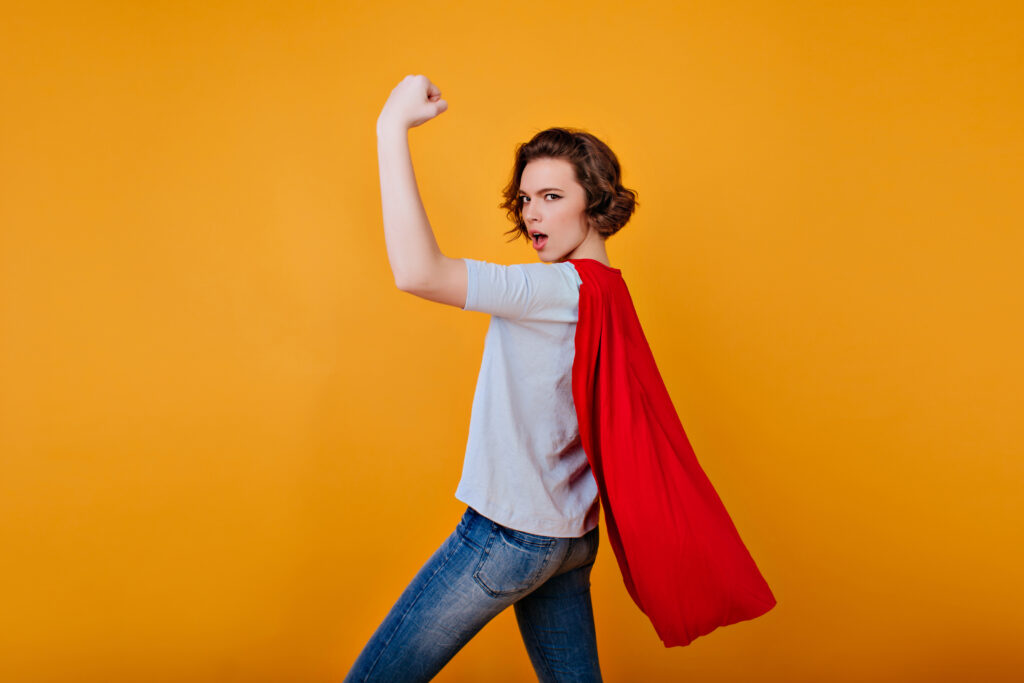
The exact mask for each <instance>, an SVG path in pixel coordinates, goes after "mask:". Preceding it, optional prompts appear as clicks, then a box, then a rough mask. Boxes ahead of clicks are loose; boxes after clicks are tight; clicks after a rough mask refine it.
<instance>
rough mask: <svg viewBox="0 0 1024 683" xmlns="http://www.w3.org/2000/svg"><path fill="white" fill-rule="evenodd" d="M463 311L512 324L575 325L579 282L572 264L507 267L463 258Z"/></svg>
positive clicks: (519, 264)
mask: <svg viewBox="0 0 1024 683" xmlns="http://www.w3.org/2000/svg"><path fill="white" fill-rule="evenodd" d="M462 260H463V261H465V263H466V275H467V277H466V305H465V306H464V307H463V310H466V311H479V312H481V313H489V314H491V315H494V316H498V317H499V318H508V319H510V320H541V321H551V322H576V319H577V316H578V312H579V287H580V278H579V275H578V274H577V273H576V268H575V267H573V265H572V264H571V263H567V262H562V263H553V264H547V263H518V264H515V265H511V266H504V265H500V264H498V263H490V262H488V261H478V260H476V259H470V258H464V259H462Z"/></svg>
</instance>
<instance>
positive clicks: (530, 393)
mask: <svg viewBox="0 0 1024 683" xmlns="http://www.w3.org/2000/svg"><path fill="white" fill-rule="evenodd" d="M462 260H463V261H464V262H465V263H466V270H467V275H468V281H467V287H466V305H465V307H464V309H463V310H467V311H480V312H483V313H489V314H490V315H491V321H490V326H489V327H488V329H487V337H486V338H485V340H484V352H483V360H482V362H481V364H480V374H479V376H478V378H477V384H476V392H475V394H474V396H473V412H472V415H471V416H470V424H469V438H468V440H467V443H466V456H465V461H464V463H463V468H462V478H461V480H460V481H459V485H458V488H457V489H456V491H455V498H456V499H457V500H460V501H462V502H463V503H465V504H467V505H469V506H470V507H472V508H473V509H475V510H476V511H477V512H479V513H480V514H482V515H483V516H484V517H487V518H489V519H492V520H494V521H496V522H498V523H499V524H503V525H505V526H507V527H510V528H512V529H518V530H520V531H526V532H528V533H534V534H541V535H544V536H562V537H578V536H582V535H584V534H585V533H587V532H588V531H590V530H591V529H593V528H594V527H596V526H597V524H598V518H599V514H600V498H599V497H598V490H597V481H596V480H595V479H594V475H593V473H592V472H591V471H590V463H589V461H588V460H587V455H586V453H584V451H583V446H582V445H581V443H580V435H579V425H578V423H577V422H576V407H575V405H574V404H573V398H572V361H573V358H574V357H575V352H576V345H575V333H576V321H577V320H578V317H579V288H580V284H581V280H580V277H579V274H578V273H577V272H576V268H575V267H574V266H573V265H572V264H571V263H568V262H562V263H552V264H547V263H521V264H516V265H512V266H504V265H499V264H497V263H489V262H486V261H478V260H475V259H468V258H464V259H462Z"/></svg>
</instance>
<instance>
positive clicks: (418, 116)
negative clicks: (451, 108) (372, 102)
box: [377, 74, 448, 132]
mask: <svg viewBox="0 0 1024 683" xmlns="http://www.w3.org/2000/svg"><path fill="white" fill-rule="evenodd" d="M446 109H448V103H447V102H446V101H445V100H442V99H441V90H440V89H439V88H438V87H437V86H436V85H434V84H433V83H431V82H430V79H429V78H427V77H426V76H423V75H420V74H416V75H411V74H410V75H408V76H406V77H405V78H403V79H402V81H401V82H400V83H399V84H398V85H396V86H395V87H394V89H393V90H392V91H391V95H390V96H389V97H388V101H387V102H385V103H384V108H383V109H381V111H380V116H378V117H377V130H378V132H379V131H380V130H381V129H382V128H383V127H387V126H400V127H401V129H402V130H403V131H404V130H408V129H409V128H415V127H416V126H419V125H421V124H423V123H426V122H427V121H429V120H430V119H432V118H434V117H435V116H437V115H438V114H440V113H441V112H443V111H445V110H446Z"/></svg>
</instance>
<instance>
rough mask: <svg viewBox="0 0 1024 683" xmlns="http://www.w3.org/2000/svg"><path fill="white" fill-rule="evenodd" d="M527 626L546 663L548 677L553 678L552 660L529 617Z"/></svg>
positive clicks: (539, 653) (542, 659) (542, 660)
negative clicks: (550, 660)
mask: <svg viewBox="0 0 1024 683" xmlns="http://www.w3.org/2000/svg"><path fill="white" fill-rule="evenodd" d="M526 628H528V629H529V630H530V638H531V639H532V640H533V644H534V649H535V650H536V651H537V654H538V655H539V656H540V661H541V664H543V665H544V672H545V673H546V674H547V677H548V678H549V679H551V680H554V678H555V670H554V669H552V668H551V662H549V661H548V655H547V653H546V652H545V651H544V647H543V646H542V645H541V642H540V638H539V637H538V636H537V632H536V631H535V630H534V629H533V622H531V621H530V620H529V619H527V620H526Z"/></svg>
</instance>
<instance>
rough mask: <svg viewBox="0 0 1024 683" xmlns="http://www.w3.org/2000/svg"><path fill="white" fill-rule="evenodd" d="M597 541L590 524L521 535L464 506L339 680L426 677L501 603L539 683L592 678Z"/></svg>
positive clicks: (597, 677)
mask: <svg viewBox="0 0 1024 683" xmlns="http://www.w3.org/2000/svg"><path fill="white" fill-rule="evenodd" d="M598 538H599V529H597V528H594V529H592V530H591V531H590V532H588V533H587V534H585V535H583V536H581V537H579V538H560V537H555V536H539V535H537V534H530V533H526V532H525V531H518V530H516V529H510V528H508V527H506V526H503V525H501V524H498V523H497V522H494V521H492V520H490V519H488V518H486V517H484V516H483V515H481V514H480V513H478V512H477V511H476V510H474V509H473V508H471V507H467V508H466V512H465V513H464V514H463V515H462V519H461V520H460V521H459V524H458V526H457V527H456V528H455V531H454V532H452V534H451V535H450V536H449V537H448V538H447V539H446V540H445V541H444V543H442V544H441V547H440V548H438V549H437V550H436V551H435V552H434V554H433V555H432V556H431V557H430V559H428V560H427V562H426V564H424V565H423V567H422V568H421V569H420V570H419V572H418V573H417V574H416V576H415V577H414V578H413V580H412V582H411V583H410V584H409V585H408V587H406V589H405V591H403V592H402V594H401V596H399V598H398V601H397V602H396V603H395V604H394V606H393V607H392V608H391V611H390V612H388V615H387V616H386V617H385V618H384V621H383V622H382V623H381V624H380V626H378V627H377V630H376V631H375V632H374V633H373V635H372V636H371V637H370V640H369V642H368V643H367V644H366V646H365V647H364V648H363V650H362V652H361V653H360V654H359V656H358V657H357V658H356V661H355V663H354V664H353V665H352V669H351V670H350V671H349V672H348V675H347V676H346V677H345V682H346V683H350V682H355V681H359V682H360V683H363V682H365V681H389V682H393V681H400V682H401V683H413V682H414V681H429V680H431V679H432V678H433V677H434V676H435V675H437V673H438V672H439V671H440V670H441V669H442V668H443V667H444V665H445V664H447V663H448V662H449V661H450V660H451V658H452V657H454V656H455V653H457V652H458V651H459V650H460V649H462V646H463V645H465V644H466V643H467V642H469V640H470V638H472V637H473V636H474V635H476V634H477V632H478V631H480V629H481V628H483V627H484V625H485V624H486V623H487V622H489V621H490V620H491V619H493V618H494V617H495V616H496V615H497V614H499V613H500V612H501V611H502V610H504V609H505V608H506V607H508V606H509V605H513V606H514V607H515V613H516V621H517V622H518V623H519V632H520V633H521V634H522V636H523V642H524V643H525V645H526V651H527V653H528V654H529V656H530V661H531V662H532V663H533V668H534V670H535V671H536V673H537V677H538V678H539V679H540V680H541V681H542V682H544V683H546V682H548V681H558V682H561V681H586V682H588V683H593V682H596V681H601V667H600V664H599V663H598V660H597V638H596V635H595V631H594V611H593V607H592V605H591V602H590V569H591V567H593V565H594V560H595V558H596V557H597V546H598Z"/></svg>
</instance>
